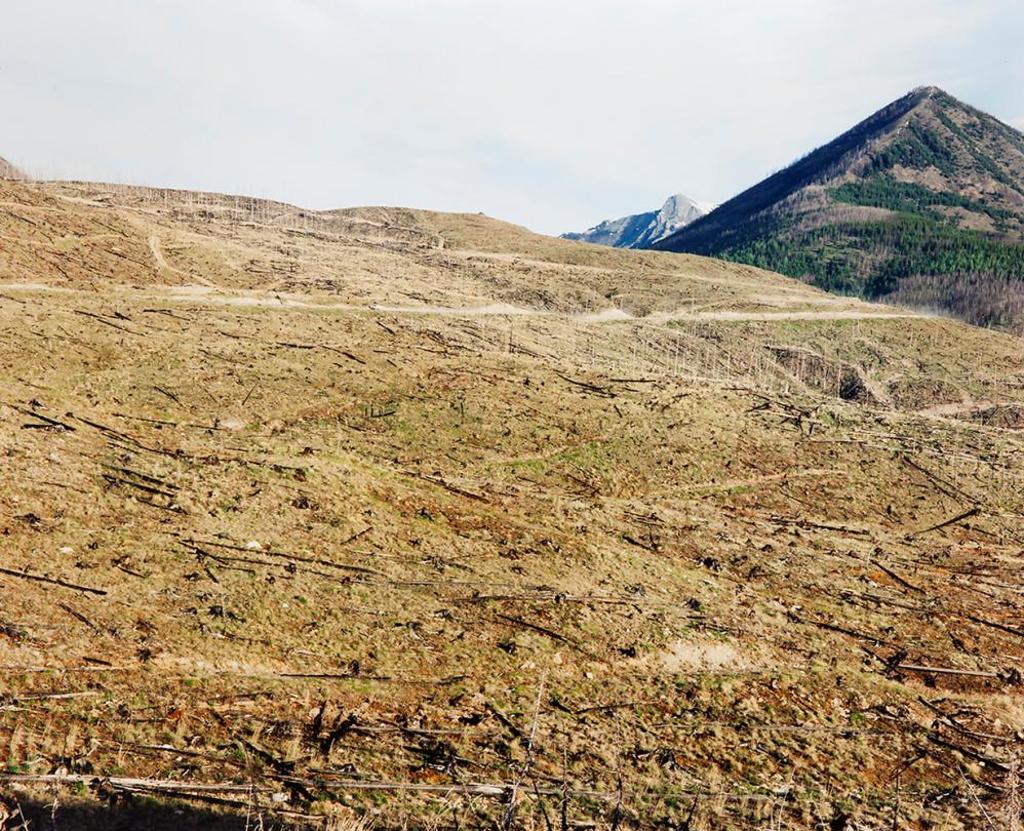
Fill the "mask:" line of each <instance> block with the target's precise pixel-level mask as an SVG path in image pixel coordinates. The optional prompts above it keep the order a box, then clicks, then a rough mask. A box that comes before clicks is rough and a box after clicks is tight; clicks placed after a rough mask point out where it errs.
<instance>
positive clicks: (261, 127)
mask: <svg viewBox="0 0 1024 831" xmlns="http://www.w3.org/2000/svg"><path fill="white" fill-rule="evenodd" d="M0 31H2V32H3V37H2V43H3V47H2V49H0V107H2V109H0V112H2V113H3V114H4V115H3V118H0V156H4V157H6V158H7V159H8V160H9V161H11V162H14V163H16V164H19V165H20V166H22V167H23V168H25V169H26V170H28V171H29V172H30V173H31V174H33V175H35V176H37V177H40V178H75V179H88V180H104V181H118V182H129V183H135V184H147V185H154V186H165V187H180V188H189V189H202V190H213V191H222V192H229V193H244V194H251V195H255V196H264V197H272V198H276V199H281V200H284V201H288V202H293V203H296V204H299V205H302V206H304V207H307V208H334V207H347V206H354V205H403V206H410V207H420V208H431V209H435V210H445V211H471V212H477V211H481V212H484V213H486V214H489V215H491V216H495V217H498V218H500V219H505V220H509V221H511V222H515V223H517V224H520V225H525V226H527V227H529V228H531V229H533V230H536V231H540V232H542V233H560V232H562V231H568V230H581V229H583V228H586V227H589V226H591V225H594V224H596V223H597V222H598V221H600V220H602V219H606V218H611V217H617V216H622V215H624V214H629V213H636V212H640V211H644V210H651V209H654V208H656V207H658V206H659V205H660V204H661V202H662V201H663V200H664V199H665V197H666V196H668V195H669V194H671V193H676V192H682V193H685V194H687V195H689V196H691V197H693V198H695V199H697V200H700V201H704V202H712V203H715V202H721V201H724V200H725V199H727V198H729V197H730V196H732V195H734V194H735V193H737V192H739V191H740V190H742V189H744V188H745V187H748V186H750V185H752V184H754V183H755V182H757V181H758V180H759V179H761V178H763V177H764V176H765V175H767V174H769V173H771V172H773V171H774V170H777V169H779V168H781V167H784V166H785V165H786V164H788V163H789V162H791V161H793V160H794V159H796V158H798V157H799V156H801V155H803V154H804V153H806V152H807V151H809V150H811V149H812V148H813V147H815V146H818V145H820V144H822V143H824V142H826V141H828V140H829V139H830V138H832V137H833V136H835V135H836V134H838V133H839V132H842V131H843V130H845V129H846V128H848V127H850V126H852V125H853V124H854V123H856V122H857V121H860V120H861V119H862V118H864V117H866V116H867V115H869V114H870V113H872V112H873V111H875V110H877V109H878V108H880V107H881V106H883V105H884V104H886V103H888V102H889V101H891V100H893V99H895V98H898V97H899V96H901V95H902V94H904V93H905V92H907V91H908V90H910V89H912V88H913V87H915V86H919V85H923V84H935V85H938V86H941V87H942V88H943V89H945V90H946V91H947V92H950V93H951V94H953V95H955V96H956V97H958V98H960V99H961V100H964V101H966V102H967V103H969V104H972V105H974V106H976V107H978V108H980V109H982V110H985V111H987V112H990V113H992V114H993V115H995V116H997V117H999V118H1001V119H1002V120H1004V121H1006V122H1008V123H1010V124H1013V125H1015V126H1017V127H1018V128H1021V129H1024V50H1022V49H1021V48H1020V41H1021V38H1022V36H1024V3H1021V2H1020V0H969V2H968V1H967V0H702V2H690V0H674V2H672V0H631V2H628V3H626V2H622V0H613V2H605V0H589V2H578V0H559V1H558V2H552V0H498V1H496V0H134V1H132V0H89V2H82V0H2V3H0Z"/></svg>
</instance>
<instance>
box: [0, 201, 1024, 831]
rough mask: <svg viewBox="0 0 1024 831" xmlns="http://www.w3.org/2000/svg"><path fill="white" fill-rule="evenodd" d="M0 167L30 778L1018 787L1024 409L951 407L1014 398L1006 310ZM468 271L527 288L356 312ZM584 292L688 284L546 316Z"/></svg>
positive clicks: (252, 787) (939, 792) (487, 820)
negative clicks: (614, 312) (1020, 414)
mask: <svg viewBox="0 0 1024 831" xmlns="http://www.w3.org/2000/svg"><path fill="white" fill-rule="evenodd" d="M0 187H2V189H3V198H4V200H5V205H6V207H5V213H3V214H0V233H2V234H3V235H4V237H3V239H4V241H5V246H4V248H3V251H2V253H0V261H2V263H3V265H2V270H0V277H2V280H3V285H0V342H2V344H3V351H2V353H0V388H2V389H3V406H2V407H0V458H2V460H3V474H2V475H3V479H2V486H0V535H2V536H0V540H2V546H3V547H2V553H0V566H3V567H4V568H5V569H7V570H8V571H7V572H6V573H4V574H2V575H0V664H2V665H3V666H4V675H3V676H2V680H0V684H2V688H0V692H2V694H3V699H2V705H0V706H2V710H0V742H2V746H3V749H4V753H5V756H6V761H7V765H8V769H9V771H10V773H11V774H15V775H17V776H21V777H27V778H23V779H22V780H19V781H17V782H15V781H14V780H12V779H10V778H9V779H8V780H7V781H8V787H9V788H11V789H14V788H17V789H18V792H19V793H20V794H21V796H20V798H21V799H22V802H23V803H24V804H26V805H32V806H34V808H33V810H34V812H35V813H34V816H36V817H46V816H48V813H47V811H49V806H50V804H51V803H50V802H49V801H48V800H49V799H50V791H49V788H51V787H52V783H51V782H49V781H40V780H39V779H38V777H46V776H53V775H55V774H61V775H63V774H67V775H69V776H72V777H75V776H77V777H79V779H80V781H81V784H80V785H78V786H77V791H78V792H76V791H75V789H72V790H71V791H69V790H68V788H63V789H61V790H60V791H59V793H60V794H61V802H60V805H61V806H62V807H61V808H60V811H65V812H66V813H65V816H68V817H75V818H76V820H75V821H76V822H78V823H79V824H80V825H81V826H82V827H90V826H89V822H92V823H94V825H93V826H91V827H104V823H105V822H106V823H113V822H114V819H113V818H114V817H116V816H121V815H122V814H121V813H118V812H125V811H134V812H136V813H134V814H131V816H133V817H136V818H137V817H138V816H140V814H139V813H138V812H140V811H142V812H143V815H144V812H145V811H147V810H148V811H150V815H149V816H148V819H147V822H149V824H151V825H152V826H153V827H160V823H161V822H165V823H166V824H167V826H168V827H170V826H171V825H174V826H175V827H180V823H181V821H182V819H181V817H182V815H181V814H180V813H177V814H166V815H159V811H160V810H162V809H161V808H160V806H166V805H168V804H173V805H174V806H175V807H174V810H175V811H179V812H180V811H181V810H184V809H183V808H182V807H181V806H182V805H183V804H188V805H192V806H194V807H193V808H191V809H189V810H190V811H194V812H199V811H203V812H210V813H202V814H200V813H193V814H190V815H189V816H192V817H193V819H194V821H195V822H196V823H199V822H200V819H197V817H199V818H201V821H202V823H205V824H207V825H209V826H210V827H213V823H214V822H215V821H216V822H220V823H222V824H223V827H238V828H241V827H246V823H247V822H248V823H249V827H253V826H252V823H253V822H255V821H256V820H255V818H257V817H258V818H259V820H260V822H263V823H265V824H266V827H281V826H284V825H302V824H306V825H315V826H320V827H323V826H324V825H326V826H327V827H332V824H334V825H333V827H346V826H345V823H352V822H364V823H367V824H368V826H369V827H375V828H397V827H409V828H420V827H423V828H452V827H480V826H483V825H486V824H491V825H493V824H495V823H500V822H501V818H502V817H503V816H507V815H509V814H510V812H508V811H507V810H506V806H505V805H503V804H502V798H501V795H502V794H503V793H504V792H507V791H505V789H506V788H507V787H508V786H510V785H511V783H513V782H516V781H517V780H518V779H520V778H522V784H521V787H519V788H518V789H517V794H518V796H517V810H516V811H515V814H514V815H515V818H516V823H517V824H518V826H520V827H524V828H531V827H532V828H546V827H547V824H546V823H547V822H551V823H552V827H558V826H559V824H560V823H561V816H562V810H563V806H564V811H565V817H566V822H567V823H570V822H585V821H590V822H596V823H598V824H599V825H600V826H602V827H604V826H611V825H612V823H613V817H615V816H617V817H619V820H618V822H619V823H620V825H619V827H623V828H625V827H631V828H656V827H664V825H665V823H674V824H676V825H679V824H682V823H684V822H686V821H687V818H689V822H690V827H692V828H718V827H729V828H743V827H750V828H764V827H775V828H804V827H807V828H814V827H821V826H822V825H824V826H825V827H828V825H829V823H832V824H833V827H844V826H842V824H841V823H842V822H843V821H844V820H843V818H844V817H848V823H849V824H848V825H847V826H845V827H851V828H852V827H861V826H862V827H879V826H880V825H884V827H891V825H892V822H893V819H892V818H893V811H894V809H897V808H896V804H897V803H896V787H895V783H896V780H897V775H898V780H899V801H898V812H899V814H898V816H899V819H900V822H901V823H903V825H901V826H900V827H925V824H926V823H930V826H928V827H932V828H949V829H953V828H976V827H983V825H980V823H983V822H984V819H983V815H984V812H988V813H989V814H991V815H993V816H995V815H1000V816H1001V815H1004V814H1005V811H1004V814H1000V811H1001V810H1003V805H1004V803H1005V801H1006V800H1007V799H1009V798H1011V797H1012V798H1013V799H1016V797H1015V796H1013V794H1014V793H1015V791H1014V790H1013V788H1011V787H1009V786H1008V772H1009V771H1010V769H1011V768H1010V760H1011V759H1013V758H1015V757H1016V749H1015V746H1016V744H1017V742H1018V738H1017V736H1018V732H1017V731H1019V730H1021V729H1024V710H1022V709H1021V706H1020V692H1019V691H1020V687H1019V675H1017V674H1016V673H1015V670H1016V669H1017V666H1018V665H1019V661H1020V656H1021V647H1022V641H1021V638H1022V635H1021V634H1020V633H1019V632H1017V631H1016V629H1017V626H1018V623H1017V621H1018V620H1019V614H1020V609H1021V598H1020V590H1019V581H1018V579H1017V574H1018V571H1019V567H1020V539H1019V537H1020V530H1019V526H1020V522H1019V518H1020V514H1021V509H1022V505H1021V501H1022V497H1021V496H1020V494H1021V488H1020V484H1021V483H1020V473H1019V469H1018V465H1017V460H1018V459H1019V454H1020V453H1021V450H1022V441H1021V438H1020V434H1019V432H1017V431H1014V430H1011V429H1005V428H1002V427H998V426H992V425H989V424H984V423H979V422H978V421H977V420H976V419H973V420H972V418H971V417H970V413H972V412H974V411H975V410H976V409H977V407H978V405H979V402H988V403H991V404H993V405H997V404H998V405H1008V404H1011V403H1012V402H1015V401H1019V400H1020V392H1021V383H1022V366H1021V360H1022V359H1021V354H1020V349H1019V341H1016V340H1013V339H1011V338H1007V337H1004V336H999V335H994V334H991V333H988V332H984V331H981V330H975V329H971V328H969V327H965V326H961V325H958V324H955V323H952V322H949V321H943V320H935V319H928V318H892V319H872V318H861V319H852V320H814V319H810V320H778V321H773V320H744V319H740V320H720V319H706V320H701V319H696V320H695V319H694V318H693V314H694V308H695V307H697V308H704V307H708V308H719V309H720V308H723V307H725V308H729V309H731V310H734V311H743V310H751V311H754V310H757V309H762V308H764V307H765V305H766V304H769V305H772V304H774V306H773V307H776V308H777V307H779V304H780V303H781V304H782V305H783V306H784V307H787V308H799V309H801V310H808V309H810V310H814V309H823V310H835V309H837V308H844V309H847V310H849V309H854V310H855V309H858V308H862V307H860V306H858V305H857V304H848V303H846V301H842V300H838V299H835V298H830V297H826V296H823V295H820V294H819V293H817V292H815V291H813V290H810V289H807V288H805V287H803V286H800V285H799V284H796V283H794V282H792V281H788V280H784V279H782V278H778V277H775V276H771V275H764V274H762V273H760V272H756V271H755V270H753V269H746V268H742V267H736V266H730V265H726V264H722V263H715V262H713V261H707V260H701V259H699V258H688V257H686V258H676V257H673V256H672V255H658V254H646V253H631V252H617V251H605V250H603V249H596V248H593V247H590V246H585V245H578V244H573V243H568V242H564V241H557V240H548V239H545V238H538V237H533V236H531V235H528V234H526V233H525V232H522V231H520V230H517V229H514V228H512V227H511V226H504V225H501V224H500V223H495V222H493V221H491V220H487V219H486V218H480V217H450V216H438V215H433V214H426V213H423V212H400V211H393V210H389V211H384V210H382V209H377V210H369V209H367V210H362V211H354V212H339V213H338V214H331V215H326V216H324V215H318V216H309V217H300V216H298V215H297V214H298V212H297V211H296V210H295V209H291V208H288V206H269V205H266V204H265V203H259V204H252V205H248V206H246V205H244V204H243V203H241V202H238V201H233V200H230V199H221V198H214V197H189V196H187V195H183V194H177V195H168V194H155V195H154V194H146V193H145V192H143V191H123V192H120V191H117V190H115V189H108V190H109V191H110V192H109V193H108V194H106V195H105V192H104V188H102V187H101V186H70V185H67V186H54V185H46V186H24V185H8V184H4V185H2V186H0ZM71 199H74V200H86V201H85V202H83V201H69V200H71ZM190 200H191V201H190ZM246 207H247V209H248V215H247V216H243V213H244V212H245V210H246ZM232 212H234V213H232ZM289 212H290V213H289ZM236 214H237V215H236ZM26 219H27V220H31V222H24V221H23V220H26ZM256 219H259V220H260V221H256ZM300 219H306V220H307V221H308V224H309V226H310V227H309V229H301V230H300V229H299V228H298V226H299V224H300V223H299V220H300ZM33 223H35V224H33ZM104 226H106V227H107V228H108V230H107V231H106V232H101V231H100V230H98V229H99V228H101V227H104ZM292 226H294V227H292ZM109 229H113V230H109ZM154 236H156V237H158V238H159V241H160V242H159V246H160V247H159V250H160V253H161V255H162V257H163V259H164V262H165V265H161V264H160V263H159V261H158V259H157V258H156V257H155V256H154V252H153V250H152V247H151V245H150V243H149V240H150V239H151V238H152V237H154ZM439 237H443V238H444V240H445V242H444V247H443V248H440V247H439V245H440V243H439V242H438V238H439ZM114 249H117V251H118V252H119V254H113V253H111V252H113V251H114ZM121 255H123V256H121ZM49 261H53V262H55V263H57V264H59V265H60V266H61V268H63V269H64V271H66V272H68V274H67V276H66V277H65V276H61V275H60V274H59V273H57V272H56V271H54V270H53V269H51V268H48V267H47V266H46V265H44V263H46V262H49ZM135 261H137V262H135ZM253 263H257V264H259V265H260V267H259V268H256V269H254V267H253V266H252V264H253ZM274 263H282V264H285V265H282V266H280V267H279V266H276V265H274ZM105 269H106V270H105ZM172 269H173V270H172ZM263 271H267V272H268V273H263ZM186 275H187V276H186ZM201 281H202V282H205V283H208V284H211V285H208V286H205V287H204V288H203V289H202V290H200V289H197V288H195V286H196V284H200V283H201ZM25 283H42V284H44V285H42V286H37V287H35V288H31V287H26V286H25V285H20V286H19V285H15V284H25ZM175 285H177V286H179V287H180V286H190V288H188V289H185V290H181V289H180V288H179V290H177V291H175V290H174V286H175ZM279 295H280V299H278V296H279ZM780 297H781V298H782V300H780V299H779V298H780ZM243 301H244V302H243ZM496 303H507V304H512V305H514V306H517V307H524V308H529V309H531V310H533V311H534V312H536V311H544V312H548V314H531V315H501V314H487V315H480V314H471V313H454V314H453V313H446V314H420V313H411V312H404V313H398V312H382V311H379V310H374V309H373V308H371V306H372V304H384V305H387V304H394V305H402V306H406V305H440V306H449V307H458V306H466V307H473V306H486V305H490V304H496ZM723 304H724V305H723ZM616 305H617V306H618V307H619V308H628V309H629V311H631V312H633V313H634V314H639V313H640V312H641V311H644V310H646V311H653V312H662V313H665V312H671V311H672V310H673V309H683V312H681V313H674V314H663V315H662V316H660V317H657V316H655V317H648V318H642V317H641V318H635V319H626V320H620V321H598V320H590V319H580V318H577V317H573V314H574V313H576V312H579V311H589V312H595V311H601V310H602V309H607V308H611V307H613V306H616ZM780 347H785V350H788V351H784V353H780V351H779V350H780ZM792 350H804V351H806V352H808V353H813V355H815V356H816V357H815V359H814V360H807V361H804V362H803V363H801V362H800V361H799V360H797V361H794V360H793V359H792V354H793V352H792ZM780 354H786V355H789V356H790V357H789V358H787V359H786V360H781V359H780V358H779V356H780ZM835 367H852V368H854V369H855V370H856V372H857V373H858V374H859V377H861V378H862V380H863V382H864V383H865V384H866V385H867V386H868V387H870V388H871V389H872V390H873V392H874V393H875V398H874V400H875V404H874V405H872V406H865V405H863V404H858V403H855V402H849V401H844V400H842V399H841V398H838V397H837V396H836V393H837V392H838V391H839V389H838V386H835V385H833V384H832V381H830V380H829V379H831V378H833V374H830V373H833V370H834V368H835ZM836 377H838V376H836ZM930 389H931V390H938V391H939V392H941V395H938V394H937V393H936V395H934V396H932V397H927V396H923V395H922V394H921V391H927V390H930ZM938 404H942V405H944V406H945V407H946V408H947V409H943V410H942V411H941V412H936V411H935V410H934V407H935V406H936V405H938ZM950 405H952V407H950ZM961 407H962V408H963V412H961V410H960V408H961ZM958 416H963V417H958ZM971 507H977V509H978V510H977V512H976V513H973V514H971V515H970V516H968V517H965V518H964V519H963V520H960V521H957V522H955V523H952V524H950V525H946V526H944V527H941V528H938V529H937V530H934V531H926V530H925V529H927V528H929V527H930V526H934V525H938V524H940V523H942V522H943V521H944V520H946V519H949V518H952V517H955V516H957V515H959V514H962V513H964V512H965V510H966V509H967V508H971ZM18 575H22V576H18ZM28 576H31V577H36V578H44V579H45V580H50V581H54V580H56V581H60V582H61V583H62V584H73V585H74V586H79V587H82V588H83V589H85V588H87V589H94V590H96V591H99V592H104V594H95V593H88V592H86V591H83V590H81V589H75V588H69V587H67V585H58V584H55V583H53V582H42V581H40V580H33V579H29V578H28ZM912 667H929V668H932V669H923V670H922V669H913V668H912ZM950 669H952V670H958V671H960V672H961V673H968V674H952V673H948V672H941V671H935V670H950ZM542 679H546V680H543V681H542ZM542 684H543V695H542V696H540V698H539V706H538V705H537V702H538V695H539V690H540V689H541V685H542ZM533 726H535V728H536V733H535V736H534V737H533V741H532V742H530V735H531V732H532V729H531V728H532V727H533ZM528 748H531V749H530V750H528ZM528 755H529V764H527V761H526V760H527V756H528ZM524 771H527V772H528V774H529V776H528V777H526V778H523V772H524ZM33 777H35V779H34V780H33V779H32V778H33ZM93 777H111V780H110V781H109V782H108V783H107V784H99V780H94V779H93ZM132 780H145V781H141V782H140V781H135V782H134V784H133V783H132ZM1014 781H1015V780H1014ZM169 783H170V784H169ZM213 783H216V784H220V785H223V786H224V790H222V791H215V792H210V791H197V790H196V787H197V786H198V785H201V784H206V785H210V784H213ZM965 783H967V784H965ZM65 784H68V785H70V784H71V783H70V780H65ZM481 785H486V786H496V787H480V786H481ZM97 795H99V796H107V797H110V798H112V799H114V800H115V801H118V802H124V801H130V802H132V805H131V806H128V807H122V808H119V809H118V811H113V812H110V811H108V810H107V809H105V808H102V809H101V808H100V807H99V805H100V803H99V802H98V801H96V799H95V797H96V796H97ZM150 798H152V799H156V800H158V801H157V802H154V803H150V802H147V801H146V800H147V799H150ZM168 800H171V801H172V802H171V803H168ZM174 800H179V801H180V800H184V802H173V801H174ZM89 806H92V807H91V808H90V807H89ZM26 810H28V809H26ZM90 810H91V811H93V813H92V814H88V811H90ZM60 811H58V812H57V816H58V822H57V827H62V826H61V825H60V821H59V820H60ZM76 812H77V813H76ZM246 817H248V819H246ZM545 817H546V818H547V819H545ZM70 821H71V820H68V822H70ZM231 823H235V824H234V825H232V824H231ZM339 824H340V825H339Z"/></svg>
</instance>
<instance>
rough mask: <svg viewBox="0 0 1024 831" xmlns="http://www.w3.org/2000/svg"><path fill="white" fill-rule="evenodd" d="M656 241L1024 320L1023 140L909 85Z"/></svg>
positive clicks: (980, 317)
mask: <svg viewBox="0 0 1024 831" xmlns="http://www.w3.org/2000/svg"><path fill="white" fill-rule="evenodd" d="M653 247H655V248H659V249H664V250H668V251H681V252H689V253H696V254H705V255H710V256H716V257H722V258H725V259H731V260H738V261H741V262H746V263H749V264H751V265H757V266H761V267H763V268H768V269H771V270H774V271H781V272H783V273H785V274H789V275H791V276H794V277H799V278H801V279H804V280H807V281H809V282H813V283H815V284H817V285H819V286H821V287H822V288H826V289H830V290H834V291H838V292H841V293H847V294H849V293H853V294H861V295H864V296H866V297H868V298H870V299H881V300H885V301H888V302H896V303H904V304H909V305H916V306H922V307H929V308H931V309H942V310H944V311H947V312H952V313H953V314H956V315H959V316H961V317H963V318H965V319H966V320H968V321H970V322H974V323H984V324H995V325H1011V324H1013V323H1014V322H1015V321H1017V322H1019V324H1020V325H1022V326H1024V290H1022V289H1020V287H1019V277H1020V275H1021V274H1024V135H1022V134H1021V133H1020V132H1018V131H1017V130H1015V129H1013V128H1012V127H1009V126H1008V125H1006V124H1003V123H1002V122H1000V121H999V120H997V119H996V118H993V117H992V116H990V115H987V114H986V113H983V112H981V111H980V110H976V109H974V108H973V107H971V106H969V105H967V104H965V103H963V102H961V101H959V100H957V99H956V98H954V97H953V96H951V95H949V94H948V93H946V92H944V91H943V90H941V89H940V88H938V87H936V86H924V87H918V88H916V89H914V90H911V91H910V92H909V93H907V94H906V95H904V96H903V97H902V98H899V99H897V100H895V101H893V102H891V103H889V104H887V105H886V106H885V107H883V108H882V109H880V110H878V111H877V112H876V113H874V114H872V115H871V116H869V117H868V118H866V119H865V120H864V121H862V122H860V123H859V124H857V125H855V126H854V127H852V128H850V129H849V130H847V131H846V132H845V133H843V134H842V135H840V136H838V137H837V138H835V139H833V140H832V141H831V142H829V143H828V144H825V145H823V146H822V147H819V148H817V149H816V150H814V151H812V152H811V153H809V154H808V155H806V156H804V157H803V158H802V159H800V160H798V161H797V162H795V163H793V164H792V165H790V166H789V167H787V168H785V169H784V170H780V171H779V172H778V173H775V174H773V175H772V176H769V177H768V178H767V179H765V180H763V181H762V182H759V183H758V184H756V185H754V186H753V187H751V188H749V189H747V190H746V191H744V192H743V193H741V194H739V195H738V196H735V197H733V198H732V199H730V200H729V201H728V202H725V203H724V204H723V205H721V206H720V207H719V208H717V209H716V210H714V211H712V212H711V213H709V214H708V215H707V216H705V217H702V218H701V219H700V220H698V221H697V222H694V223H692V224H691V225H688V226H686V227H685V228H683V229H681V230H680V231H677V232H676V233H675V234H673V235H672V236H670V237H668V238H667V239H664V240H662V241H661V242H659V243H656V244H655V245H654V246H653Z"/></svg>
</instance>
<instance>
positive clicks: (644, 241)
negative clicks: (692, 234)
mask: <svg viewBox="0 0 1024 831" xmlns="http://www.w3.org/2000/svg"><path fill="white" fill-rule="evenodd" d="M705 213H707V211H706V210H705V209H704V208H702V207H701V205H700V204H699V203H697V202H695V201H694V200H692V199H690V198H689V197H688V196H684V195H683V194H681V193H677V194H676V195H675V196H670V197H669V198H668V199H666V200H665V204H664V205H662V206H661V210H659V211H648V212H647V213H642V214H634V215H633V216H624V217H622V218H621V219H609V220H606V221H604V222H602V223H601V224H599V225H595V226H594V227H593V228H591V229H589V230H587V231H583V232H582V233H573V232H570V233H568V234H562V238H563V239H572V240H580V241H582V242H593V243H596V244H598V245H610V246H612V247H614V248H647V247H648V246H651V245H653V244H654V243H656V242H657V241H658V240H660V239H664V238H665V237H667V236H669V235H670V234H673V233H675V232H676V231H678V230H679V229H680V228H682V227H683V226H684V225H689V224H690V223H691V222H693V221H694V220H695V219H698V218H700V217H702V216H704V214H705Z"/></svg>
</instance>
